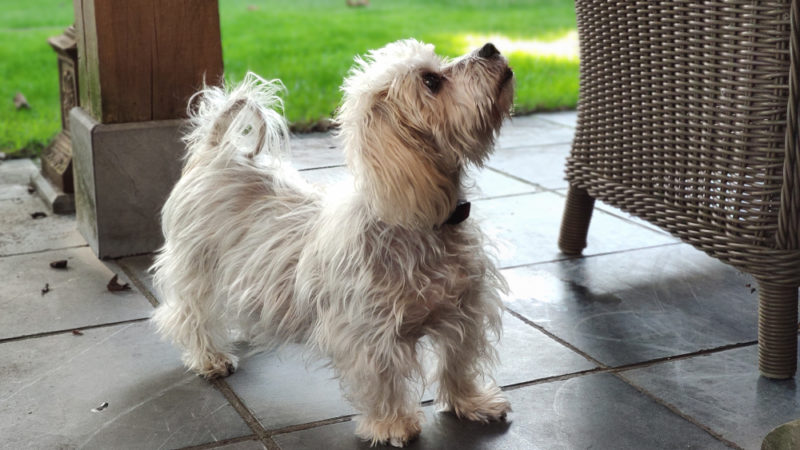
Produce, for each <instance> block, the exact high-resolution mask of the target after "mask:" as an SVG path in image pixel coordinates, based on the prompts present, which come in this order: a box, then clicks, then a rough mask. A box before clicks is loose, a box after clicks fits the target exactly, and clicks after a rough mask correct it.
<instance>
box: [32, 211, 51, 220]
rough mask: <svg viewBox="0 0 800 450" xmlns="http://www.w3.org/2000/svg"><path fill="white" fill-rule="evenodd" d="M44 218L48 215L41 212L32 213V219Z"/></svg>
mask: <svg viewBox="0 0 800 450" xmlns="http://www.w3.org/2000/svg"><path fill="white" fill-rule="evenodd" d="M42 217H47V214H45V213H43V212H41V211H36V212H35V213H31V219H41V218H42Z"/></svg>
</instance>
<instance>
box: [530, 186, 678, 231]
mask: <svg viewBox="0 0 800 450" xmlns="http://www.w3.org/2000/svg"><path fill="white" fill-rule="evenodd" d="M544 189H545V190H546V191H548V192H551V193H553V194H556V195H558V196H559V197H563V198H567V194H566V193H562V192H559V191H558V189H552V188H544ZM567 189H569V186H567ZM598 201H599V202H600V203H602V204H603V205H605V206H609V207H611V208H612V209H616V208H614V207H613V206H611V205H607V204H605V203H603V201H602V200H598ZM594 208H595V209H598V210H600V211H601V212H603V213H605V214H608V215H609V216H612V217H615V218H617V219H620V220H624V221H625V222H628V223H630V224H632V225H636V226H638V227H640V228H644V229H645V230H649V231H652V232H653V233H659V234H661V235H664V236H669V237H672V238H675V239H678V238H676V237H675V236H673V235H672V234H670V233H669V232H667V231H665V230H663V229H661V227H658V226H657V225H653V226H654V227H656V229H653V228H651V227H648V226H646V225H642V224H641V223H638V222H636V221H634V220H631V219H630V218H628V217H625V216H622V215H619V214H618V213H617V212H614V211H608V210H606V209H603V208H600V207H597V206H595V207H594ZM620 211H621V210H620ZM623 212H624V211H623ZM634 217H636V216H634ZM637 218H638V219H640V220H644V221H645V222H647V219H642V218H641V217H637ZM648 223H649V222H648ZM589 226H590V227H591V224H590V225H589Z"/></svg>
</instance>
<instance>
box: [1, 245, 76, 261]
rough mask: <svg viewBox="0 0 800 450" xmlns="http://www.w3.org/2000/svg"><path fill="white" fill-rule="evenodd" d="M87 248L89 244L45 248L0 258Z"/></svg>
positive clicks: (5, 256)
mask: <svg viewBox="0 0 800 450" xmlns="http://www.w3.org/2000/svg"><path fill="white" fill-rule="evenodd" d="M88 246H89V244H81V245H70V246H67V247H58V248H46V249H43V250H34V251H32V252H19V253H9V254H6V255H0V258H9V257H12V256H25V255H36V254H39V253H47V252H57V251H61V250H72V249H76V248H84V247H88Z"/></svg>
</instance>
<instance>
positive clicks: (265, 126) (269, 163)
mask: <svg viewBox="0 0 800 450" xmlns="http://www.w3.org/2000/svg"><path fill="white" fill-rule="evenodd" d="M280 88H281V86H280V84H279V83H278V82H265V81H263V80H260V79H258V78H257V77H256V76H254V75H248V77H247V78H246V79H245V81H244V82H243V83H241V84H239V85H238V86H237V87H236V88H234V89H233V90H231V91H225V90H223V89H221V88H216V87H211V88H206V89H205V90H203V91H201V92H200V93H198V96H197V97H196V101H195V104H196V105H195V108H194V110H193V111H191V117H190V124H191V129H190V131H189V133H188V134H187V136H186V138H185V140H186V142H187V155H186V162H185V166H184V170H183V176H182V177H181V179H180V180H179V181H178V183H177V184H176V185H175V187H174V189H173V191H172V193H171V194H170V196H169V198H168V199H167V201H166V203H165V205H164V209H163V212H162V228H163V232H164V237H165V243H164V247H163V248H162V250H161V251H160V252H159V254H158V256H157V257H156V261H155V263H154V265H153V269H152V270H154V272H155V276H154V282H155V285H156V287H157V289H158V291H159V292H160V293H161V295H162V300H163V301H164V303H165V304H164V305H162V306H160V307H159V308H158V309H157V310H156V313H155V315H154V319H153V320H154V322H155V323H156V325H157V326H158V328H159V331H160V332H161V333H162V334H163V335H166V336H168V337H170V338H171V339H172V340H174V341H177V342H178V343H179V344H180V345H181V346H183V347H184V348H187V347H188V348H192V347H198V346H199V347H215V348H212V349H210V352H209V351H206V352H194V353H195V354H203V353H205V354H215V353H219V354H220V361H223V360H225V359H226V358H228V359H233V360H234V361H235V358H231V357H230V356H229V355H230V353H231V352H230V350H231V349H230V348H229V344H228V342H229V341H230V340H229V339H228V338H227V337H226V336H225V335H226V334H227V332H228V330H226V329H214V330H208V329H206V332H207V333H208V334H209V335H218V339H212V341H214V342H199V341H197V337H196V336H198V333H197V329H198V328H199V327H206V328H208V323H203V322H208V321H204V319H203V318H204V317H215V316H216V317H221V316H230V315H235V316H239V319H242V318H244V317H253V316H255V317H254V318H255V319H256V320H258V319H263V318H266V317H269V318H272V319H273V320H270V322H273V323H275V324H276V326H275V328H274V329H272V330H263V329H260V330H259V331H260V332H261V333H264V332H268V333H272V334H276V335H280V336H281V337H282V338H283V339H287V338H291V337H292V336H293V335H295V334H298V333H303V332H304V329H303V327H304V324H301V323H291V322H286V321H283V320H282V319H283V316H285V314H286V310H287V308H288V307H289V304H290V301H291V298H290V297H291V292H292V291H293V284H294V279H293V277H294V268H295V265H296V263H297V260H298V257H299V252H300V250H301V243H302V241H303V235H304V234H306V233H307V232H308V228H309V226H310V224H312V223H314V222H315V220H314V219H315V218H316V217H317V216H318V215H319V213H320V199H319V195H318V194H317V193H316V191H315V190H314V189H313V188H312V187H311V186H310V185H308V183H306V182H305V181H304V180H303V179H302V178H301V177H300V176H299V174H298V173H297V172H296V171H295V170H294V169H292V168H291V167H289V164H284V163H283V159H285V157H286V156H287V154H288V130H287V126H286V121H285V119H284V118H283V116H282V115H281V114H280V113H279V112H277V111H276V109H275V108H276V107H280V103H281V102H280V99H279V97H278V96H277V93H278V92H279V90H280ZM259 267H261V268H262V270H259ZM256 278H258V279H256ZM266 298H268V299H270V301H269V302H264V299H266ZM245 322H246V321H245ZM244 331H245V332H248V330H244ZM261 338H262V339H258V340H264V339H266V337H265V336H261ZM216 347H219V348H216ZM189 353H191V352H188V353H187V354H189ZM186 363H187V365H189V366H190V367H192V368H194V369H195V370H197V371H198V372H200V373H218V372H219V367H216V366H215V364H216V363H215V362H214V361H211V362H209V361H186Z"/></svg>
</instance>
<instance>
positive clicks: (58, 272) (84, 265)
mask: <svg viewBox="0 0 800 450" xmlns="http://www.w3.org/2000/svg"><path fill="white" fill-rule="evenodd" d="M63 259H65V260H67V269H65V270H62V269H53V268H51V267H50V262H51V261H58V260H63ZM0 274H3V290H2V292H0V311H3V314H0V339H4V338H10V337H15V336H25V335H30V334H36V333H42V332H47V331H58V330H69V329H72V328H80V327H85V326H91V325H99V324H104V323H113V322H120V321H124V320H131V319H139V318H144V317H148V316H149V315H150V313H151V312H152V306H151V305H150V304H149V302H148V301H147V299H146V298H145V297H144V296H142V294H140V293H139V292H138V291H137V290H136V289H135V288H134V289H131V290H128V291H121V292H109V291H108V289H107V288H106V284H107V283H108V282H109V280H111V278H112V277H113V276H114V274H118V275H119V279H120V282H124V281H126V280H127V277H125V276H124V274H123V272H122V270H121V269H120V268H119V267H116V266H115V264H114V263H105V264H104V263H103V262H100V261H99V260H98V259H97V257H95V256H94V253H92V251H91V249H89V248H88V247H80V248H74V249H66V250H53V251H49V252H43V253H35V254H31V255H18V256H7V257H3V258H0ZM45 284H47V285H49V292H47V293H46V294H42V289H43V288H44V287H45Z"/></svg>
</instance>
